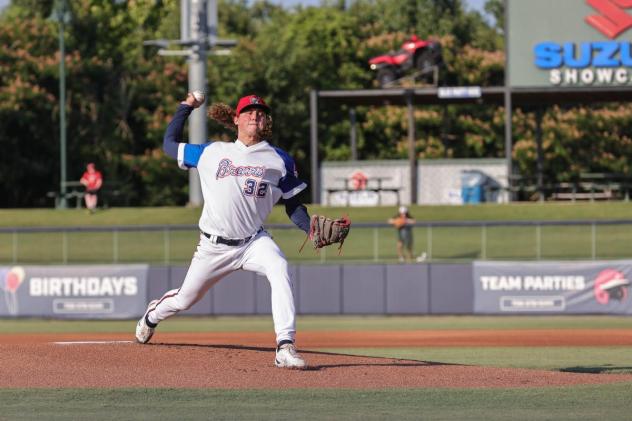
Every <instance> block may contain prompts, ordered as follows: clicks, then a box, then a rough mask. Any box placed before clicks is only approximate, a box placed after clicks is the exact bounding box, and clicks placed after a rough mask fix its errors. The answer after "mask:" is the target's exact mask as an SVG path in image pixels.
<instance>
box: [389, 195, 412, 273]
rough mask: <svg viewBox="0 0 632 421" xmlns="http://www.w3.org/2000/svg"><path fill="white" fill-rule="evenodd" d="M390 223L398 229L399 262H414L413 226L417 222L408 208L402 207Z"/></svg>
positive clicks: (390, 219)
mask: <svg viewBox="0 0 632 421" xmlns="http://www.w3.org/2000/svg"><path fill="white" fill-rule="evenodd" d="M388 223H389V224H392V225H393V226H394V227H395V228H396V229H397V256H398V257H399V261H400V262H403V261H404V260H408V261H412V260H413V224H414V223H415V220H414V219H413V217H412V216H411V215H410V213H409V212H408V208H407V207H406V206H400V207H399V212H398V214H397V215H395V216H394V217H392V218H389V219H388Z"/></svg>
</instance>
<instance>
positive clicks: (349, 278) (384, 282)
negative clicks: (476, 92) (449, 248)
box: [147, 263, 473, 315]
mask: <svg viewBox="0 0 632 421" xmlns="http://www.w3.org/2000/svg"><path fill="white" fill-rule="evenodd" d="M471 268H472V266H471V264H469V263H468V264H434V263H433V264H393V265H360V264H358V265H300V266H291V267H290V270H291V274H292V276H293V279H294V298H295V304H296V309H297V312H298V313H299V314H469V313H472V309H473V286H472V269H471ZM185 274H186V267H175V266H174V267H168V266H153V267H151V268H150V272H149V282H148V285H149V287H148V297H147V299H148V300H150V299H154V298H158V297H160V296H162V295H163V294H164V293H165V292H166V291H168V290H170V289H175V288H178V287H179V286H180V284H181V283H182V280H183V279H184V276H185ZM186 313H187V314H195V315H206V314H212V315H225V314H239V315H248V314H251V315H254V314H270V285H269V284H268V282H267V279H266V278H265V277H262V276H259V275H256V274H254V273H251V272H245V271H239V272H234V273H232V274H230V275H228V276H227V277H226V278H224V279H223V280H221V281H220V282H219V283H218V284H217V285H215V286H214V287H213V288H211V289H210V290H209V292H208V293H207V294H206V295H205V296H204V298H203V299H202V300H201V301H200V302H198V303H197V304H196V305H195V306H193V307H192V308H191V309H190V310H188V311H187V312H186Z"/></svg>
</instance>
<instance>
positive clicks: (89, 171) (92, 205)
mask: <svg viewBox="0 0 632 421" xmlns="http://www.w3.org/2000/svg"><path fill="white" fill-rule="evenodd" d="M79 182H80V183H81V184H83V185H84V186H85V187H86V193H85V195H84V196H83V199H84V200H85V202H86V208H87V209H88V210H89V211H90V212H94V211H95V210H96V208H97V192H98V191H99V189H100V188H101V185H103V176H102V175H101V172H99V171H97V170H96V168H95V167H94V164H93V163H92V162H90V163H89V164H88V165H86V172H84V173H83V175H82V176H81V180H79Z"/></svg>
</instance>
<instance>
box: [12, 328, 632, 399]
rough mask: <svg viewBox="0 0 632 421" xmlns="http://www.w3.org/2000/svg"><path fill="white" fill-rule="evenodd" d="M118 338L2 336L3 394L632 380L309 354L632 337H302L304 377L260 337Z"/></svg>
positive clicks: (596, 333)
mask: <svg viewBox="0 0 632 421" xmlns="http://www.w3.org/2000/svg"><path fill="white" fill-rule="evenodd" d="M131 340H132V337H131V335H122V334H54V335H53V334H32V335H13V334H7V335H0V387H2V388H17V387H25V388H29V387H53V388H66V387H92V388H101V387H148V388H152V387H173V388H179V387H192V388H221V389H241V388H248V389H287V388H393V387H402V388H415V387H471V388H480V387H484V388H494V387H542V386H565V385H576V384H605V383H615V382H622V381H632V375H627V374H623V375H618V374H617V375H615V374H582V373H561V372H554V371H544V370H527V369H510V368H494V367H478V366H466V365H456V364H445V363H440V362H432V361H416V360H403V359H393V358H372V357H361V356H355V355H348V354H336V353H325V352H318V351H310V350H309V349H317V348H328V347H339V348H353V347H416V346H419V347H427V346H591V345H592V346H598V345H632V331H630V330H616V329H599V330H506V331H481V330H467V331H464V330H461V331H457V330H455V331H401V332H374V331H372V332H357V331H355V332H314V331H312V332H303V333H301V334H300V335H299V337H298V341H299V345H300V346H301V349H302V351H301V353H302V354H303V357H304V358H305V359H306V361H307V363H308V365H309V368H308V369H307V370H300V371H299V370H284V369H278V368H276V367H274V365H273V359H274V348H272V347H271V346H270V344H271V343H273V341H274V338H273V336H272V335H271V334H262V333H243V332H240V333H203V334H190V333H160V332H158V333H157V334H156V336H155V337H154V339H153V340H152V343H151V344H148V345H139V344H136V343H133V342H132V341H131Z"/></svg>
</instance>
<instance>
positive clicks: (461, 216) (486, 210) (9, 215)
mask: <svg viewBox="0 0 632 421" xmlns="http://www.w3.org/2000/svg"><path fill="white" fill-rule="evenodd" d="M307 207H308V211H309V212H310V213H321V214H325V215H329V216H338V215H343V214H348V215H349V217H350V218H351V219H352V221H354V222H384V221H386V219H388V218H390V217H392V216H393V214H394V213H397V208H396V207H395V206H382V207H374V208H364V207H362V208H351V207H323V206H318V205H307ZM410 211H411V213H412V215H413V216H414V217H415V218H416V219H418V220H419V221H485V220H504V221H532V220H556V221H560V220H562V221H563V220H569V219H579V220H592V219H600V220H604V219H632V202H605V203H524V202H520V203H512V204H501V205H499V204H481V205H468V206H417V205H413V206H410ZM200 212H201V208H195V207H167V206H165V207H143V208H110V209H105V210H100V211H98V212H97V213H95V214H94V215H91V214H89V213H87V212H86V211H85V210H81V209H66V210H59V209H0V227H37V226H39V227H41V226H67V227H72V226H110V225H148V224H149V225H151V224H158V225H181V224H185V225H186V224H197V222H198V219H199V217H200ZM267 222H268V223H289V219H288V217H287V215H285V210H284V207H283V206H275V207H274V209H273V211H272V213H271V214H270V217H269V218H268V221H267Z"/></svg>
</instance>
